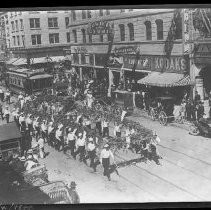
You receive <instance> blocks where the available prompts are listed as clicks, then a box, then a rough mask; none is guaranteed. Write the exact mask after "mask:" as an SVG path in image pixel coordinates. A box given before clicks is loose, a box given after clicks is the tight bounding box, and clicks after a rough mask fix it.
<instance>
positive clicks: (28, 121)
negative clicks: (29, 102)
mask: <svg viewBox="0 0 211 210" xmlns="http://www.w3.org/2000/svg"><path fill="white" fill-rule="evenodd" d="M26 123H27V124H28V125H29V124H32V119H31V118H30V117H27V118H26Z"/></svg>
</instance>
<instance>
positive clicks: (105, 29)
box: [87, 20, 114, 35]
mask: <svg viewBox="0 0 211 210" xmlns="http://www.w3.org/2000/svg"><path fill="white" fill-rule="evenodd" d="M113 28H114V25H113V23H111V22H108V21H106V20H99V21H95V22H92V23H90V24H89V25H88V28H87V33H88V34H92V35H100V34H110V33H113Z"/></svg>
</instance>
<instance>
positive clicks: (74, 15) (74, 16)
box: [72, 10, 76, 21]
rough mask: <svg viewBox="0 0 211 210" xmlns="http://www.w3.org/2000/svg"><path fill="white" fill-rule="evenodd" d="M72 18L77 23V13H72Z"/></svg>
mask: <svg viewBox="0 0 211 210" xmlns="http://www.w3.org/2000/svg"><path fill="white" fill-rule="evenodd" d="M72 18H73V21H76V13H75V10H73V11H72Z"/></svg>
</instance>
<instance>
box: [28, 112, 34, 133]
mask: <svg viewBox="0 0 211 210" xmlns="http://www.w3.org/2000/svg"><path fill="white" fill-rule="evenodd" d="M26 127H28V129H29V132H30V133H31V132H32V131H33V126H32V117H31V114H28V115H27V117H26Z"/></svg>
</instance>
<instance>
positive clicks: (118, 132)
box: [114, 122, 121, 137]
mask: <svg viewBox="0 0 211 210" xmlns="http://www.w3.org/2000/svg"><path fill="white" fill-rule="evenodd" d="M114 136H116V137H121V124H120V123H118V122H116V123H115V125H114Z"/></svg>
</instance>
